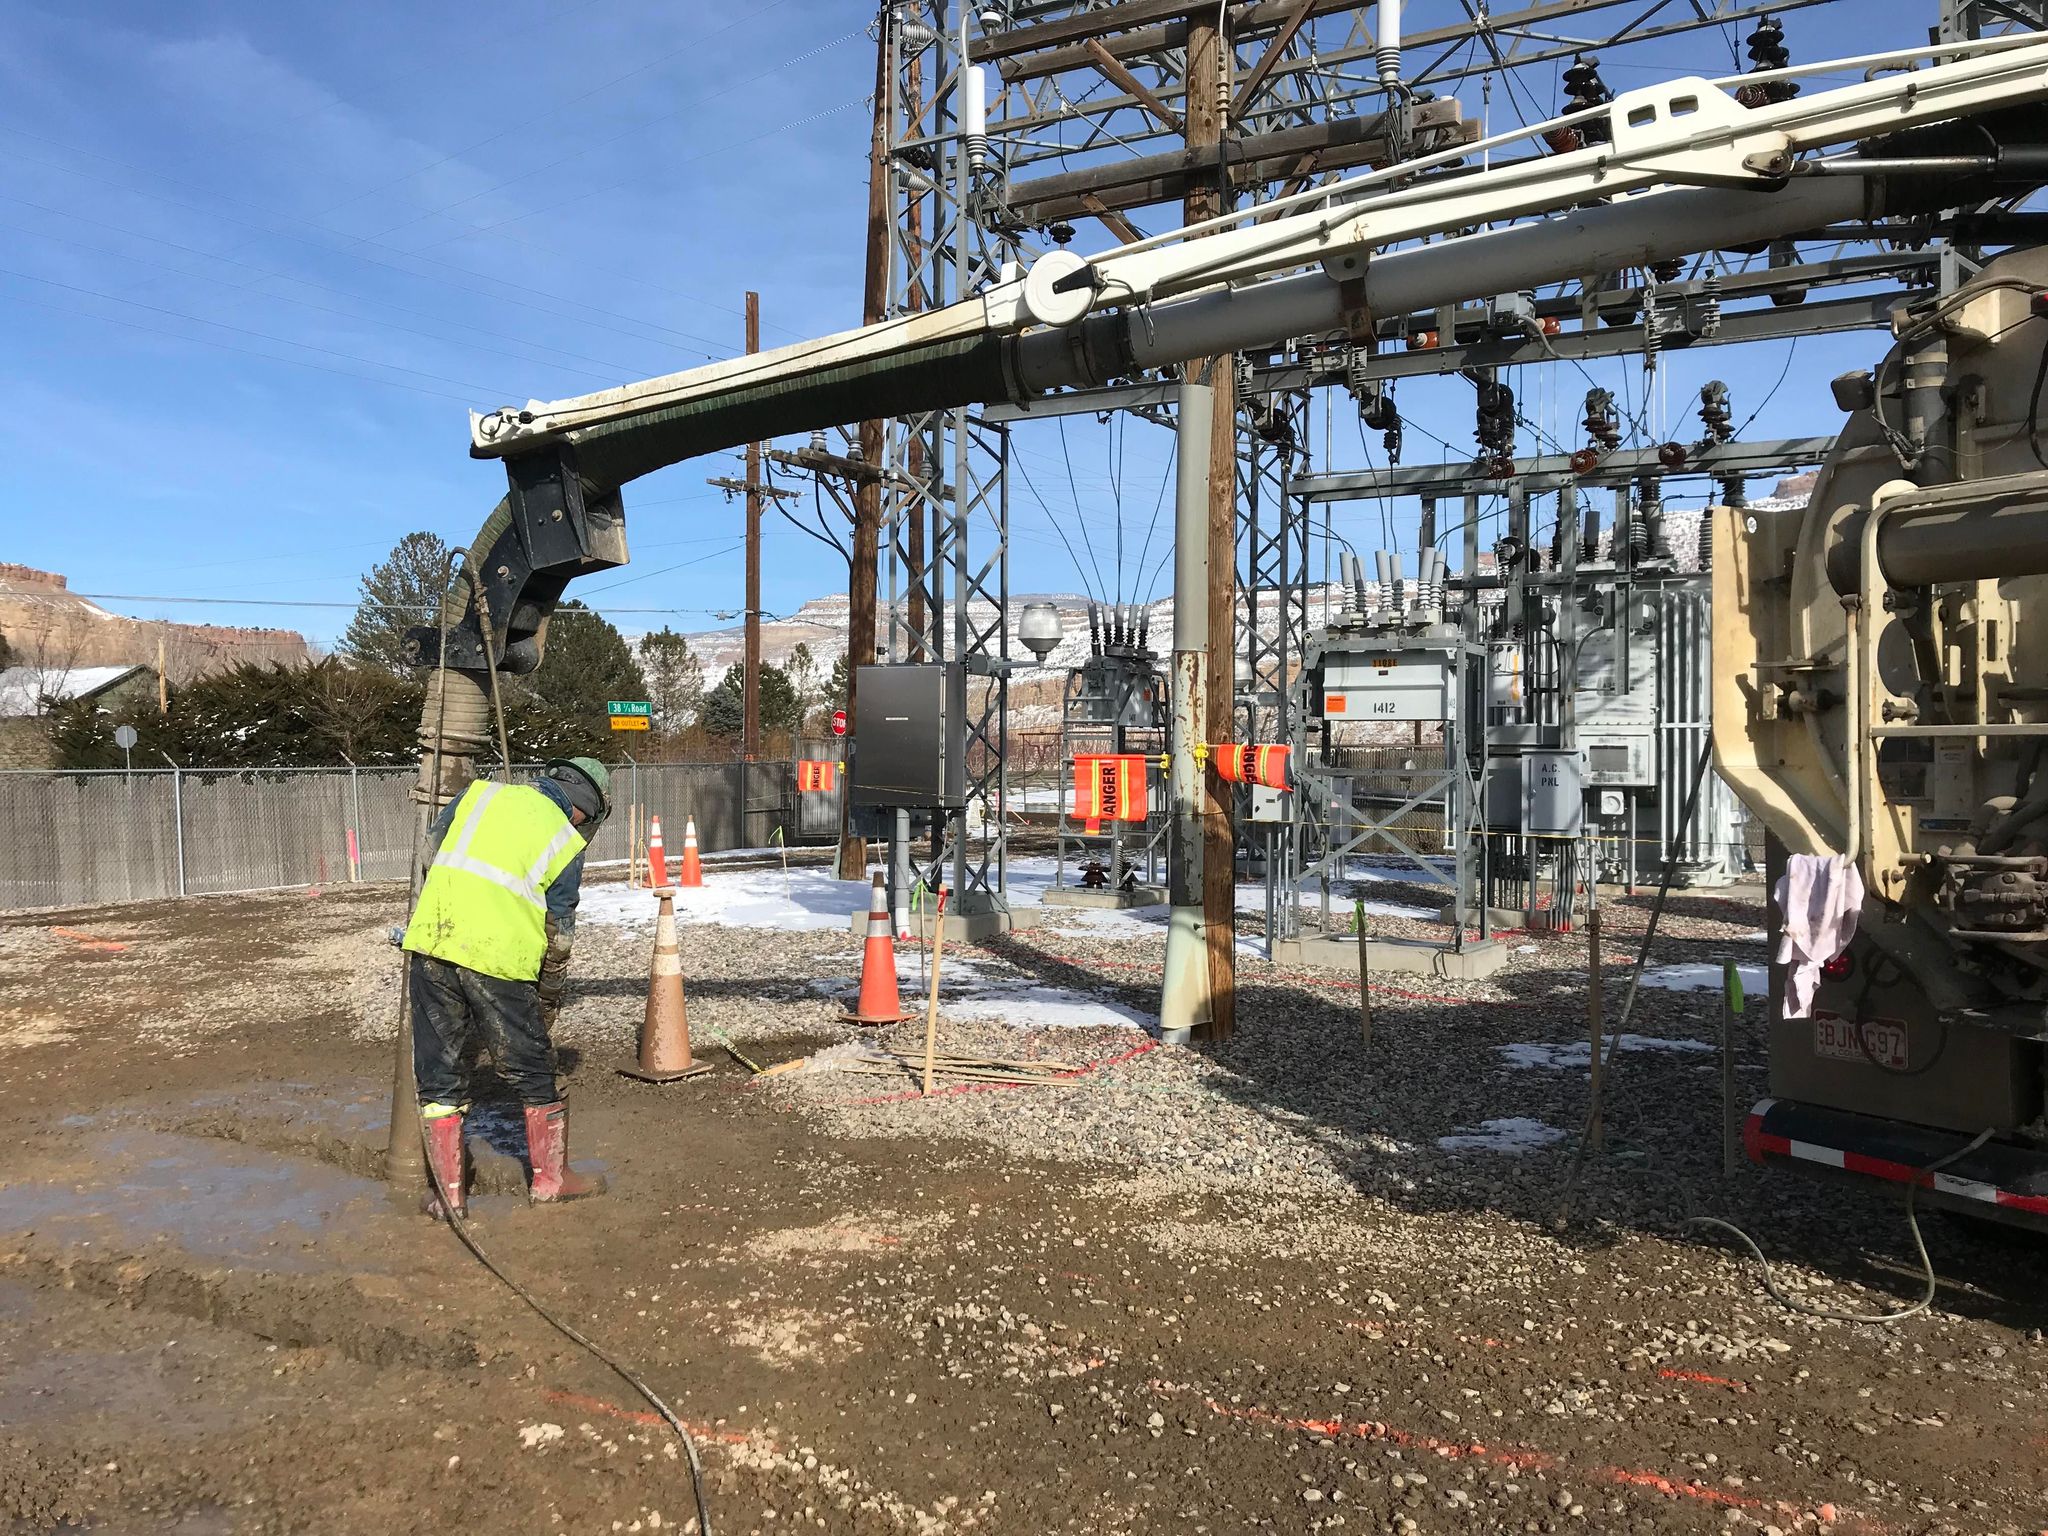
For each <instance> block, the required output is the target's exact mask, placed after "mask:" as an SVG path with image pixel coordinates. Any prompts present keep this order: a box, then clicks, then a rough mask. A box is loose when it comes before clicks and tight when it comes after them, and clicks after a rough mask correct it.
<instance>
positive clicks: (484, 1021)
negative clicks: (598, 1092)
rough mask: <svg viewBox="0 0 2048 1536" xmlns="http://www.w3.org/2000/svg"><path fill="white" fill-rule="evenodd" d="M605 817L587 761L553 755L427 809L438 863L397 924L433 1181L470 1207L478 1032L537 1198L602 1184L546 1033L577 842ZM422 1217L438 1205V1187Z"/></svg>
mask: <svg viewBox="0 0 2048 1536" xmlns="http://www.w3.org/2000/svg"><path fill="white" fill-rule="evenodd" d="M610 814H611V775H610V774H609V773H607V772H606V771H605V766H604V764H602V763H600V762H598V761H597V760H596V759H595V758H589V757H569V758H555V759H553V760H551V761H550V762H549V763H548V765H547V772H546V775H545V777H543V778H542V779H541V780H540V782H539V783H538V784H535V785H533V786H531V787H528V786H527V785H524V784H499V783H494V782H492V781H490V780H486V779H478V780H477V781H476V782H475V783H473V784H471V785H470V786H469V788H468V789H466V790H464V791H463V792H462V794H461V796H460V797H459V798H457V799H456V800H454V801H452V802H451V803H450V804H449V805H448V806H447V807H446V808H445V809H443V811H442V812H441V814H440V815H439V816H438V817H437V818H435V821H434V827H433V835H432V838H431V839H430V841H431V845H432V849H433V852H432V862H431V863H430V864H429V866H428V868H427V878H426V881H425V883H424V884H422V885H421V887H420V899H419V905H418V906H417V907H415V908H414V909H413V914H412V921H411V922H410V923H409V924H407V926H406V930H405V948H406V949H407V950H409V951H410V952H411V955H412V958H411V960H410V961H409V962H408V978H407V981H408V985H409V986H410V987H411V989H412V1063H413V1076H414V1079H415V1080H416V1082H417V1084H418V1087H419V1095H420V1116H421V1119H422V1121H423V1122H424V1123H425V1126H426V1143H427V1158H428V1160H429V1162H430V1163H431V1165H432V1170H433V1174H434V1178H433V1183H434V1185H435V1186H436V1189H437V1190H445V1191H447V1194H448V1199H449V1203H450V1204H452V1205H453V1206H454V1208H455V1214H456V1215H458V1216H460V1215H465V1214H467V1211H468V1205H467V1196H466V1193H465V1179H466V1177H467V1167H466V1163H465V1159H464V1156H463V1146H462V1121H463V1116H464V1115H466V1114H467V1113H468V1111H469V1104H470V1095H469V1080H468V1079H469V1074H468V1069H467V1067H466V1066H465V1064H464V1056H465V1053H466V1049H467V1047H468V1046H469V1044H470V1043H471V1041H472V1039H474V1038H475V1037H476V1036H477V1035H481V1037H482V1039H481V1043H482V1044H483V1045H484V1046H485V1047H486V1048H487V1049H488V1050H489V1051H490V1053H491V1059H492V1060H493V1061H495V1062H496V1063H497V1067H498V1071H499V1072H500V1073H501V1074H502V1075H503V1076H504V1077H505V1079H506V1081H507V1082H508V1083H510V1084H511V1087H512V1091H513V1092H514V1093H516V1094H517V1095H518V1096H519V1102H520V1103H521V1104H522V1105H524V1106H525V1109H526V1146H527V1151H528V1153H529V1155H530V1156H531V1159H532V1162H533V1180H532V1185H531V1188H530V1193H531V1196H532V1198H533V1199H534V1200H536V1201H554V1200H574V1199H576V1198H577V1197H578V1196H581V1195H598V1194H602V1193H604V1187H605V1186H604V1179H603V1177H602V1176H601V1175H598V1174H583V1173H576V1172H574V1171H572V1170H571V1169H570V1167H569V1131H568V1119H567V1114H568V1111H567V1109H566V1107H565V1106H564V1105H563V1103H562V1092H561V1089H560V1087H559V1086H558V1085H557V1084H556V1082H555V1045H554V1041H553V1040H552V1039H551V1038H550V1036H549V1030H550V1029H551V1028H552V1027H553V1025H554V1021H555V1014H556V1012H557V1010H558V1009H560V1007H561V1006H562V998H563V996H564V994H565V993H566V992H567V990H568V985H569V951H570V945H571V942H572V940H573V939H574V937H575V932H576V903H577V899H578V897H579V896H580V895H581V894H582V886H583V849H584V846H585V845H586V844H587V843H588V842H589V841H590V839H591V838H592V837H594V836H596V835H597V829H598V828H599V827H600V826H602V825H603V824H604V819H605V817H607V816H608V815H610ZM426 1211H427V1214H428V1215H430V1216H441V1215H444V1214H445V1212H444V1211H443V1210H442V1208H441V1202H440V1200H439V1199H438V1198H437V1197H436V1192H435V1190H430V1191H429V1192H428V1196H427V1203H426Z"/></svg>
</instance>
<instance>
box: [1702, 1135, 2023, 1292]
mask: <svg viewBox="0 0 2048 1536" xmlns="http://www.w3.org/2000/svg"><path fill="white" fill-rule="evenodd" d="M1990 1139H1991V1131H1990V1129H1989V1128H1988V1127H1987V1128H1986V1129H1984V1130H1981V1131H1979V1132H1978V1133H1977V1135H1976V1137H1975V1138H1974V1139H1973V1140H1971V1141H1970V1142H1968V1143H1967V1144H1966V1145H1964V1146H1960V1147H1958V1148H1956V1149H1955V1151H1953V1152H1951V1153H1949V1154H1948V1155H1947V1156H1946V1157H1938V1158H1936V1159H1935V1160H1934V1161H1933V1162H1931V1163H1929V1164H1928V1165H1927V1166H1926V1167H1925V1168H1922V1169H1921V1170H1920V1173H1921V1175H1922V1176H1923V1177H1924V1176H1926V1175H1927V1174H1931V1173H1939V1172H1940V1171H1941V1170H1942V1169H1944V1168H1946V1167H1947V1166H1948V1165H1949V1164H1950V1163H1953V1162H1955V1161H1957V1160H1958V1159H1960V1158H1964V1157H1968V1156H1969V1155H1970V1154H1971V1153H1972V1152H1974V1151H1976V1150H1977V1149H1978V1148H1979V1147H1981V1146H1983V1145H1984V1143H1985V1142H1987V1141H1989V1140H1990ZM1919 1192H1920V1181H1919V1179H1915V1180H1914V1181H1913V1182H1912V1183H1911V1184H1908V1185H1907V1186H1906V1230H1907V1231H1908V1232H1910V1233H1912V1234H1913V1250H1914V1252H1916V1253H1918V1254H1919V1255H1920V1268H1921V1271H1922V1273H1923V1274H1924V1275H1925V1276H1926V1279H1925V1282H1924V1287H1925V1288H1924V1289H1923V1290H1922V1291H1921V1293H1920V1299H1919V1300H1918V1301H1915V1302H1911V1303H1909V1304H1908V1305H1906V1306H1904V1307H1901V1308H1900V1309H1899V1310H1898V1311H1896V1312H1878V1313H1863V1312H1837V1311H1835V1310H1833V1309H1832V1308H1830V1307H1816V1306H1815V1305H1813V1303H1811V1302H1808V1301H1801V1300H1800V1299H1799V1298H1798V1297H1797V1296H1789V1295H1787V1294H1786V1293H1785V1292H1784V1291H1781V1290H1780V1289H1778V1282H1777V1281H1775V1280H1773V1279H1772V1278H1771V1261H1770V1260H1769V1259H1767V1258H1765V1257H1764V1251H1763V1249H1761V1248H1759V1247H1757V1245H1756V1239H1755V1238H1753V1237H1751V1236H1750V1235H1749V1234H1748V1233H1747V1232H1745V1231H1743V1230H1742V1228H1740V1227H1738V1226H1736V1225H1735V1223H1734V1222H1732V1221H1723V1220H1722V1219H1721V1218H1720V1217H1718V1216H1688V1217H1687V1218H1686V1219H1685V1220H1684V1221H1682V1222H1680V1223H1679V1225H1680V1226H1682V1227H1712V1228H1714V1229H1715V1230H1716V1231H1720V1232H1726V1233H1727V1234H1728V1235H1729V1236H1731V1237H1733V1238H1734V1239H1735V1240H1736V1241H1737V1242H1738V1243H1740V1244H1742V1246H1743V1247H1745V1248H1747V1249H1748V1250H1749V1251H1750V1255H1751V1256H1752V1257H1753V1258H1754V1259H1755V1260H1756V1261H1757V1263H1758V1264H1759V1265H1761V1266H1762V1271H1761V1278H1762V1280H1763V1285H1764V1289H1765V1290H1766V1291H1769V1292H1770V1294H1771V1299H1772V1300H1773V1301H1775V1302H1777V1303H1778V1304H1779V1305H1780V1306H1782V1307H1784V1308H1786V1309H1787V1310H1788V1311H1792V1312H1799V1313H1803V1314H1804V1315H1806V1316H1807V1317H1820V1318H1825V1319H1827V1320H1828V1321H1829V1322H1834V1323H1903V1322H1904V1321H1905V1320H1906V1319H1907V1318H1909V1317H1916V1316H1918V1315H1919V1314H1920V1313H1922V1312H1925V1311H1926V1310H1927V1309H1928V1307H1930V1306H1931V1305H1933V1303H1934V1288H1935V1279H1934V1260H1932V1259H1931V1258H1929V1257H1928V1256H1927V1240H1926V1239H1925V1238H1923V1237H1922V1236H1921V1235H1920V1218H1919V1216H1918V1215H1917V1214H1916V1213H1915V1212H1914V1210H1913V1197H1914V1196H1915V1195H1917V1194H1918V1193H1919Z"/></svg>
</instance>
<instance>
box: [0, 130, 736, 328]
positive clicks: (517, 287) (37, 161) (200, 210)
mask: <svg viewBox="0 0 2048 1536" xmlns="http://www.w3.org/2000/svg"><path fill="white" fill-rule="evenodd" d="M0 133H10V134H14V135H15V136H17V137H19V138H25V139H32V140H35V141H36V142H38V143H44V144H53V145H55V146H56V147H57V148H59V149H64V150H68V151H70V152H72V153H76V154H84V155H88V156H90V157H91V158H93V159H95V160H109V161H112V163H114V164H116V165H122V164H124V163H125V162H122V161H119V160H114V159H113V157H112V156H110V155H102V154H99V153H98V152H97V151H94V150H75V149H73V148H72V146H70V145H67V144H63V143H61V142H59V141H57V140H55V139H49V138H45V137H44V136H43V135H41V134H36V133H30V132H28V131H27V130H26V129H24V128H17V127H14V126H13V125H11V124H7V123H0ZM15 153H16V158H17V159H20V160H24V161H27V162H28V163H30V164H32V165H45V166H49V167H50V168H51V169H52V170H57V171H62V172H63V173H64V174H66V175H68V176H76V177H78V178H79V179H80V180H81V181H90V182H94V183H96V184H97V185H100V186H103V187H112V188H114V190H116V191H117V192H125V193H128V194H129V195H131V196H134V197H147V198H150V199H152V200H154V201H156V202H160V203H166V204H169V205H170V206H171V207H174V208H183V209H185V210H186V211H187V212H190V213H196V214H198V215H200V216H201V217H202V218H207V219H215V220H225V221H227V222H229V223H233V224H240V225H242V226H243V227H245V228H248V229H259V230H262V231H264V232H265V233H266V234H270V235H274V236H276V237H277V238H278V239H281V240H292V241H296V242H297V243H298V244H300V245H306V246H311V247H313V248H314V249H316V250H322V251H326V252H329V253H330V254H335V255H341V256H346V257H348V258H349V259H350V260H352V261H359V262H362V263H364V264H365V265H368V266H373V267H382V268H384V269H385V270H386V271H390V272H396V273H398V274H399V275H400V276H403V277H409V278H413V279H415V280H416V281H418V280H424V281H427V282H440V283H444V284H447V285H448V286H450V287H453V288H459V289H461V290H462V291H463V292H465V293H468V294H471V295H473V296H475V297H477V298H482V299H487V300H489V301H490V302H492V303H494V304H512V305H516V306H518V307H519V308H521V309H531V310H534V311H535V312H537V313H539V314H544V315H551V316H553V317H554V318H556V319H558V320H570V321H574V322H575V323H577V324H579V325H597V326H598V328H599V329H600V330H607V331H612V332H613V333H615V334H617V335H620V336H626V337H629V338H631V339H632V340H634V341H638V342H643V343H644V342H649V341H652V342H655V343H656V344H658V345H662V346H674V345H675V342H676V341H678V340H680V341H694V342H701V343H703V344H704V345H706V346H710V347H716V348H719V349H721V350H722V349H723V348H724V347H725V343H724V342H722V341H713V340H712V339H711V338H710V337H708V336H697V335H693V334H692V333H690V332H688V331H679V330H676V329H674V328H673V327H670V326H666V325H660V324H657V323H656V322H654V321H651V320H645V319H642V318H639V317H636V316H632V315H622V314H619V313H617V312H616V311H613V310H608V309H602V308H599V307H598V306H597V305H595V304H587V303H585V302H584V301H583V300H581V299H573V298H569V297H568V296H566V295H564V294H559V293H550V292H549V291H548V290H546V289H544V288H534V287H531V286H530V285H528V284H525V283H516V282H514V281H512V280H511V279H510V278H506V277H498V276H495V275H493V274H491V273H488V272H479V271H477V270H475V269H474V268H472V267H465V266H463V265H461V264H460V263H458V262H452V261H443V260H441V259H440V258H438V257H434V256H429V255H426V254H425V253H424V252H420V251H407V250H402V249H400V248H399V247H397V246H391V245H383V244H381V243H380V242H375V241H373V242H370V243H371V244H374V245H376V246H377V249H379V250H386V251H390V252H391V253H392V254H393V255H396V256H406V257H410V258H411V259H413V260H415V261H422V262H425V263H427V264H428V265H430V266H436V267H446V268H447V269H448V270H449V271H451V272H458V273H460V274H462V275H463V276H464V277H467V278H473V279H476V280H477V281H480V282H489V283H496V284H498V285H500V286H501V287H504V288H509V289H512V290H513V291H514V292H518V293H528V294H533V295H534V296H536V297H538V298H544V299H551V300H553V301H554V302H556V303H558V304H569V305H573V306H575V307H576V308H578V309H583V310H588V311H589V312H590V313H591V314H595V315H602V316H604V317H606V318H607V319H610V320H623V321H625V322H627V323H628V324H633V325H639V326H643V327H645V328H646V329H647V330H649V331H662V332H666V333H667V335H668V337H670V338H673V339H672V340H664V339H663V338H661V337H656V336H649V335H646V334H644V333H642V332H639V331H623V330H620V329H619V328H618V327H617V326H614V325H604V324H602V323H601V322H598V321H593V320H590V319H589V318H587V317H586V316H583V315H572V314H568V313H565V312H564V311H562V310H557V309H547V308H545V307H543V306H541V305H538V304H531V303H528V302H526V301H525V300H522V299H514V298H507V297H505V296H504V295H502V294H494V293H487V292H485V291H484V290H482V289H480V288H477V287H475V286H474V285H473V284H470V283H455V282H451V281H450V280H449V279H447V278H443V277H437V276H435V275H434V274H433V273H430V272H416V271H414V270H413V269H411V268H410V267H402V266H400V265H398V263H396V262H393V261H384V260H380V259H379V258H377V257H375V256H371V255H369V254H367V253H366V252H365V251H363V250H362V249H361V248H360V242H358V243H356V244H352V245H348V246H342V245H337V244H335V243H334V242H333V241H332V240H319V239H312V238H309V237H308V236H305V235H297V234H293V233H292V232H291V231H290V230H288V229H283V228H280V227H278V225H277V224H268V225H265V224H260V223H257V222H255V221H253V220H250V219H243V218H236V217H235V216H234V215H232V214H225V213H221V212H219V211H218V210H217V209H213V208H208V207H205V206H203V205H201V204H198V203H193V202H189V201H187V200H185V199H184V198H178V197H172V196H170V195H168V194H167V193H164V192H160V191H157V190H155V189H154V188H152V187H137V186H130V185H129V184H127V183H126V182H120V181H114V180H112V179H110V178H108V177H105V176H96V175H94V174H93V173H92V172H90V171H84V170H80V169H79V168H78V167H77V166H75V165H66V164H64V162H63V161H61V160H51V159H49V158H47V157H45V156H39V155H25V154H21V153H20V152H19V151H16V152H15ZM129 168H130V169H133V170H135V171H136V172H137V173H138V174H141V175H144V176H152V177H153V179H154V180H157V181H159V182H162V183H163V184H165V185H168V186H175V187H188V188H191V190H193V191H195V192H197V193H199V194H200V195H201V196H202V197H207V198H211V199H213V200H214V201H216V202H222V203H227V204H230V205H232V206H235V207H240V208H248V209H250V210H252V211H253V212H255V213H258V214H261V215H263V216H264V217H265V218H269V219H274V220H281V221H283V222H284V223H286V224H300V225H304V226H305V227H306V228H308V229H311V230H316V231H318V232H319V233H320V234H323V235H341V234H342V233H343V232H342V231H340V230H336V229H330V228H329V227H328V226H326V225H324V224H316V223H314V222H313V221H312V220H311V219H307V218H302V217H300V216H299V215H297V214H289V213H277V212H274V211H272V210H270V209H266V208H264V207H262V206H261V205H260V204H256V203H251V202H249V201H248V200H247V199H246V198H239V197H233V196H231V195H229V194H228V193H225V192H216V191H213V190H212V189H210V188H207V187H201V186H197V185H195V184H194V183H191V182H188V181H181V180H179V179H177V178H175V177H168V176H162V177H156V176H153V173H151V172H149V171H147V170H144V169H143V168H142V167H139V166H133V167H129ZM558 254H559V253H558ZM592 270H593V271H595V270H596V269H592ZM609 275H616V274H609ZM650 286H651V285H650ZM683 297H688V295H683ZM711 355H713V354H710V353H707V354H706V356H711Z"/></svg>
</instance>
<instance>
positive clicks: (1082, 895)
mask: <svg viewBox="0 0 2048 1536" xmlns="http://www.w3.org/2000/svg"><path fill="white" fill-rule="evenodd" d="M1038 900H1039V904H1040V905H1041V906H1047V907H1093V908H1096V909H1098V910H1101V911H1108V912H1121V911H1124V910H1125V909H1126V908H1129V907H1156V906H1160V905H1163V904H1164V903H1165V901H1166V892H1164V891H1162V890H1160V889H1159V888H1158V887H1157V886H1146V885H1141V886H1139V887H1138V888H1137V889H1136V890H1135V891H1090V890H1083V889H1081V888H1079V887H1076V886H1071V885H1064V886H1054V887H1053V888H1052V889H1051V890H1049V891H1047V892H1046V893H1045V894H1044V895H1043V896H1041V897H1039V898H1038Z"/></svg>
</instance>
